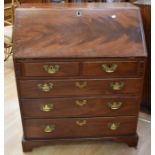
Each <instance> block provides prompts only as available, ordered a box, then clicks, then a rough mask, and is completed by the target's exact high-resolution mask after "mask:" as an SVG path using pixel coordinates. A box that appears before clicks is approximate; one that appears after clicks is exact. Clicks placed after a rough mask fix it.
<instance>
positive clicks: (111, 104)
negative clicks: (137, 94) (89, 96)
mask: <svg viewBox="0 0 155 155" xmlns="http://www.w3.org/2000/svg"><path fill="white" fill-rule="evenodd" d="M122 104H123V103H122V102H115V101H114V102H108V103H107V106H108V107H109V108H110V109H111V110H118V109H120V108H121V106H122Z"/></svg>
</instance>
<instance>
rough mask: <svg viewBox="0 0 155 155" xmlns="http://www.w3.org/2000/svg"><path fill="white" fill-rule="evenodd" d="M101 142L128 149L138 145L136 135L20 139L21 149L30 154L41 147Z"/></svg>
mask: <svg viewBox="0 0 155 155" xmlns="http://www.w3.org/2000/svg"><path fill="white" fill-rule="evenodd" d="M93 141H94V142H103V141H112V142H120V143H126V144H127V145H128V146H130V147H137V143H138V135H137V134H135V135H130V136H117V137H99V138H75V139H73V138H72V139H46V140H32V139H31V140H30V139H29V140H28V139H25V138H23V139H22V147H23V152H31V151H32V150H33V148H35V147H40V146H43V145H51V144H52V145H53V144H62V143H65V144H73V143H81V142H86V143H88V142H93Z"/></svg>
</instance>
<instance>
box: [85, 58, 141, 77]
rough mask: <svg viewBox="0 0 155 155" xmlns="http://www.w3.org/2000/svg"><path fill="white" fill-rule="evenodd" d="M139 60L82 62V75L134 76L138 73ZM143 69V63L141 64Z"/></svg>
mask: <svg viewBox="0 0 155 155" xmlns="http://www.w3.org/2000/svg"><path fill="white" fill-rule="evenodd" d="M139 67H142V66H140V65H139V62H137V61H97V62H85V63H83V70H82V74H83V75H88V76H104V77H121V76H127V77H131V76H136V75H138V74H139V70H141V69H140V68H139ZM143 70H144V65H143Z"/></svg>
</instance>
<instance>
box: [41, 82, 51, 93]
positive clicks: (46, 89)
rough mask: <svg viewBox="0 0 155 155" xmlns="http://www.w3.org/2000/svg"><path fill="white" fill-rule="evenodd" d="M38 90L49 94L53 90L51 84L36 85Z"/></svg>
mask: <svg viewBox="0 0 155 155" xmlns="http://www.w3.org/2000/svg"><path fill="white" fill-rule="evenodd" d="M38 88H39V89H40V90H41V91H43V92H49V91H51V89H53V83H43V84H38Z"/></svg>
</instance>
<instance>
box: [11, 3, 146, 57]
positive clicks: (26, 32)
mask: <svg viewBox="0 0 155 155" xmlns="http://www.w3.org/2000/svg"><path fill="white" fill-rule="evenodd" d="M124 5H125V6H127V7H124ZM46 6H47V7H48V8H49V9H44V8H45V7H46ZM32 7H33V5H32ZM42 7H44V8H42ZM68 8H70V9H68ZM79 8H80V9H79ZM86 8H89V9H86ZM90 8H91V9H90ZM97 8H99V9H97ZM130 8H132V9H130ZM103 9H104V10H106V11H102V10H103ZM78 11H79V12H80V13H79V14H80V15H78ZM33 12H34V9H33V8H31V9H26V8H24V9H21V8H18V9H17V10H16V28H15V29H16V31H15V37H14V40H15V45H14V50H15V51H16V52H15V53H14V57H15V58H49V57H50V58H60V57H61V58H62V57H63V58H69V57H70V58H75V57H76V58H77V57H80V58H81V57H82V58H83V57H136V56H137V57H138V56H139V57H140V56H146V52H145V47H144V45H145V44H144V42H143V37H144V36H143V33H141V30H142V25H141V23H140V22H139V18H140V13H139V10H138V9H137V7H134V6H132V5H129V4H122V5H121V4H116V5H114V4H111V5H109V4H106V3H105V4H104V3H99V4H96V3H93V4H88V3H86V4H59V5H56V6H55V5H54V4H53V5H52V4H51V5H45V4H44V5H41V6H40V7H39V5H38V8H36V9H35V12H36V13H35V14H34V13H33ZM113 15H114V16H113ZM47 16H48V18H47ZM55 17H59V18H55ZM118 17H119V18H118ZM34 19H37V20H34ZM49 19H50V20H49ZM97 19H100V20H97ZM41 23H42V24H41ZM25 25H29V28H27V27H25ZM36 25H37V26H36ZM100 25H102V27H101V26H100ZM113 25H115V26H113ZM103 27H104V28H103ZM40 29H41V30H42V31H40ZM47 32H48V33H47ZM94 32H95V33H94ZM103 34H104V35H103ZM96 45H97V46H96ZM114 45H115V46H114ZM34 51H35V52H34Z"/></svg>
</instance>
